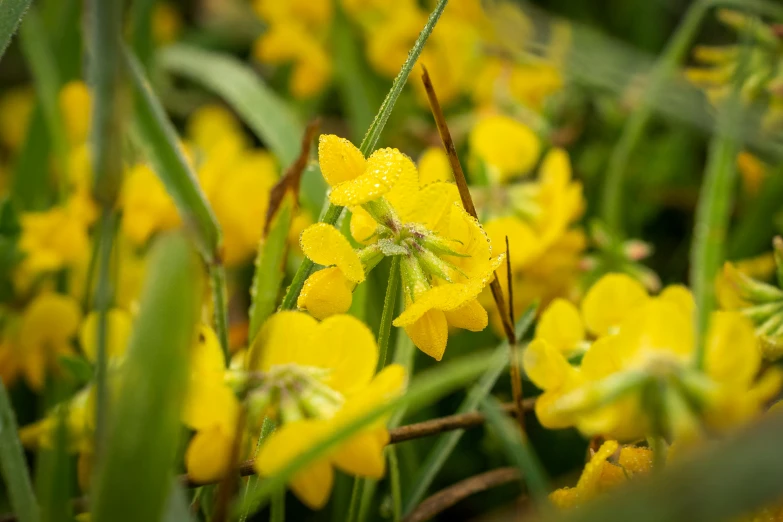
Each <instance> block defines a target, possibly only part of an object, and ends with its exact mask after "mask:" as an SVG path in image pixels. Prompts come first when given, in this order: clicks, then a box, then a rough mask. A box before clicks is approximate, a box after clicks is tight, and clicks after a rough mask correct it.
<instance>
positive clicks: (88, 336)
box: [79, 308, 132, 362]
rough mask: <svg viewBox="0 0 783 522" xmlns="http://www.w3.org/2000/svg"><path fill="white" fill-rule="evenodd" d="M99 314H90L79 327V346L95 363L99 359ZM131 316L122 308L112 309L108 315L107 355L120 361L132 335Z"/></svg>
mask: <svg viewBox="0 0 783 522" xmlns="http://www.w3.org/2000/svg"><path fill="white" fill-rule="evenodd" d="M99 317H100V316H99V314H98V312H90V313H89V314H88V315H87V317H85V319H84V321H83V322H82V324H81V326H80V327H79V344H80V346H81V347H82V352H83V353H84V355H85V356H86V357H87V359H89V360H90V362H95V360H96V358H97V357H98V320H99ZM131 326H132V320H131V315H130V314H129V313H128V312H126V311H125V310H122V309H120V308H112V309H110V310H109V311H108V312H107V314H106V332H107V338H106V355H107V357H108V358H109V359H115V360H116V359H119V358H120V357H122V356H123V355H125V349H126V348H127V347H128V340H129V339H130V334H131Z"/></svg>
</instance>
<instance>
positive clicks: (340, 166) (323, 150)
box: [318, 134, 366, 187]
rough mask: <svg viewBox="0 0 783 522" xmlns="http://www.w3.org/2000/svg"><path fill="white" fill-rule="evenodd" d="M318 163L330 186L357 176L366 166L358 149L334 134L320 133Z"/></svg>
mask: <svg viewBox="0 0 783 522" xmlns="http://www.w3.org/2000/svg"><path fill="white" fill-rule="evenodd" d="M318 163H319V165H320V166H321V173H322V174H323V176H324V179H325V180H326V182H327V183H329V185H331V186H332V187H334V186H336V185H339V184H340V183H344V182H346V181H349V180H352V179H355V178H358V177H359V176H361V175H362V174H363V173H364V170H365V167H366V162H365V159H364V156H362V153H361V152H360V151H359V149H357V148H356V147H355V146H354V145H353V143H351V142H350V141H348V140H346V139H345V138H340V137H339V136H335V135H334V134H321V137H320V138H319V139H318Z"/></svg>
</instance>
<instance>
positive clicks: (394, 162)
mask: <svg viewBox="0 0 783 522" xmlns="http://www.w3.org/2000/svg"><path fill="white" fill-rule="evenodd" d="M412 172H416V165H414V164H413V162H412V161H411V159H410V158H409V157H408V156H406V155H405V154H403V153H402V152H400V151H399V150H397V149H389V148H387V149H378V150H376V151H375V152H373V153H372V155H371V156H370V157H369V158H367V167H366V169H365V171H364V173H363V174H362V175H361V176H359V177H357V178H354V179H351V180H349V181H345V182H343V183H340V184H339V185H337V186H335V187H334V188H333V189H332V191H331V192H330V193H329V201H331V202H332V204H334V205H341V206H346V207H348V206H350V207H352V206H356V205H361V204H362V203H367V202H368V201H372V200H373V199H377V198H379V197H380V196H383V195H384V194H386V193H387V192H389V191H390V190H391V189H392V187H394V184H395V183H397V180H398V179H399V178H400V177H401V176H403V177H410V175H411V173H412Z"/></svg>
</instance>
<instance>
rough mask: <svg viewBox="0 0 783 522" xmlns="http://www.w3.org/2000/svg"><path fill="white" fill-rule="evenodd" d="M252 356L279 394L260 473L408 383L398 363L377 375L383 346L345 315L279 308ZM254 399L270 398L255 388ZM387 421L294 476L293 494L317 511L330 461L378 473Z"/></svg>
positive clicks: (359, 472) (329, 478)
mask: <svg viewBox="0 0 783 522" xmlns="http://www.w3.org/2000/svg"><path fill="white" fill-rule="evenodd" d="M291 332H296V335H295V336H293V337H292V336H291ZM249 357H250V360H251V361H256V362H255V365H256V366H255V367H256V368H258V370H260V371H262V372H265V374H266V379H267V382H269V383H271V385H272V386H277V389H278V390H279V391H280V399H279V400H280V403H279V405H277V407H276V410H277V415H278V416H279V417H280V418H281V419H282V421H283V426H282V428H280V429H278V430H277V431H275V432H274V433H273V434H272V435H271V436H270V438H269V439H268V440H267V441H266V442H265V443H264V445H263V446H262V448H261V451H260V452H259V454H258V456H257V458H256V461H255V467H256V471H258V473H259V474H261V475H263V476H269V475H273V474H274V473H275V472H276V471H278V470H279V469H280V468H282V467H283V466H285V465H286V464H287V463H288V462H289V461H290V460H291V459H293V458H294V457H295V456H296V455H298V454H299V453H301V452H303V451H306V450H307V448H309V447H312V446H314V445H315V444H317V443H318V441H319V440H321V439H322V438H323V437H325V436H328V434H329V433H331V432H333V431H334V430H335V429H338V428H339V427H341V426H343V425H345V424H346V423H349V422H351V420H352V419H355V418H357V417H359V416H361V415H362V414H364V413H367V412H369V411H370V410H372V409H374V408H375V407H377V406H379V405H381V404H383V403H384V402H385V401H388V400H390V399H392V398H394V397H395V396H397V395H399V394H400V393H402V391H403V388H404V386H405V370H404V369H403V368H402V367H401V366H399V365H390V366H387V367H386V368H385V369H384V370H383V371H381V372H380V373H379V374H377V375H375V376H373V374H374V373H375V367H376V365H377V363H378V347H377V345H376V344H375V339H374V337H373V335H372V332H370V330H369V329H368V328H367V327H366V326H365V325H364V324H363V323H361V322H360V321H359V320H357V319H355V318H353V317H350V316H346V315H335V316H332V317H330V318H328V319H326V320H324V321H323V322H321V323H318V322H317V321H316V320H315V319H312V318H311V317H309V316H307V315H306V314H303V313H298V312H281V313H278V314H276V315H274V316H272V317H271V318H270V319H269V320H268V321H267V322H266V323H265V325H264V326H262V328H261V331H260V332H259V335H258V338H257V339H256V341H255V343H254V345H253V347H252V348H251V353H250V354H249ZM297 383H299V384H298V385H297ZM266 394H268V391H267V392H266ZM297 397H298V400H297ZM254 399H255V400H258V401H260V402H261V404H263V403H266V402H268V400H266V399H265V398H264V397H263V396H258V397H255V398H254V397H252V393H251V397H250V399H249V400H250V404H251V409H253V408H254V407H253V401H254ZM385 424H386V420H384V419H382V420H379V421H376V422H375V423H373V424H371V425H370V426H368V427H366V428H365V429H363V430H362V431H361V432H359V433H357V434H356V435H354V436H353V437H351V438H350V439H348V440H346V441H344V442H343V443H342V444H340V445H339V446H338V447H336V448H335V449H333V450H332V451H331V452H330V453H329V455H328V456H326V457H325V458H323V459H321V460H320V461H317V462H315V463H313V464H311V465H310V466H309V467H308V468H307V469H305V470H303V471H301V472H299V473H297V475H295V476H294V477H293V478H292V479H291V481H290V483H289V485H290V487H291V489H292V490H293V492H294V493H295V494H296V495H297V496H298V497H299V498H300V499H301V500H302V501H303V502H304V503H305V504H307V505H308V506H310V507H312V508H316V509H317V508H320V507H323V505H324V504H325V503H326V500H327V499H328V498H329V493H330V491H331V488H332V482H333V476H334V475H333V474H334V472H333V466H334V467H338V468H339V469H341V470H342V471H344V472H346V473H349V474H352V475H356V476H366V477H371V478H376V479H377V478H381V477H382V476H383V474H384V467H385V465H384V462H385V459H384V456H383V449H384V447H385V445H386V443H387V442H388V432H387V430H386V427H385Z"/></svg>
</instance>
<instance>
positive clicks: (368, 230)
mask: <svg viewBox="0 0 783 522" xmlns="http://www.w3.org/2000/svg"><path fill="white" fill-rule="evenodd" d="M377 229H378V223H376V222H375V220H374V219H373V218H372V217H371V216H370V214H369V213H368V212H367V211H366V210H364V209H363V208H362V207H353V208H352V209H351V236H353V238H354V240H355V241H356V242H357V243H361V244H363V245H366V244H368V243H369V241H370V240H371V239H372V237H373V236H374V235H375V232H376V230H377Z"/></svg>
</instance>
